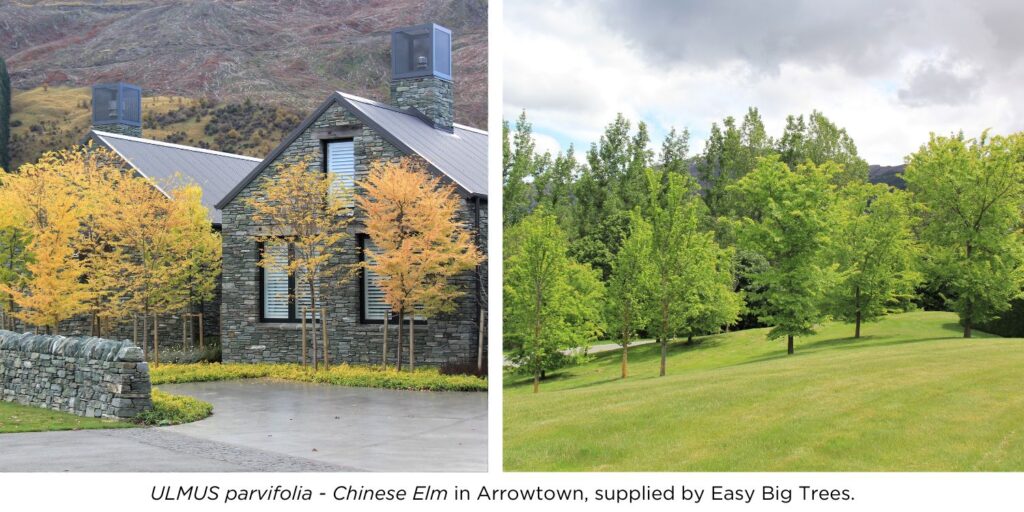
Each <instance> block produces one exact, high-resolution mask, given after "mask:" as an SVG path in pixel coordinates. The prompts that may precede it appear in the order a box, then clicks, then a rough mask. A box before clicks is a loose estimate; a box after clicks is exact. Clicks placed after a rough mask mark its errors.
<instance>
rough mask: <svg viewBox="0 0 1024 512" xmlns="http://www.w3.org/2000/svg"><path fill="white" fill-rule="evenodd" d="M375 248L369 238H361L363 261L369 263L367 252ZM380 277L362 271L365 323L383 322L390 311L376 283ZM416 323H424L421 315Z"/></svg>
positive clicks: (421, 307)
mask: <svg viewBox="0 0 1024 512" xmlns="http://www.w3.org/2000/svg"><path fill="white" fill-rule="evenodd" d="M376 249H377V246H375V245H373V241H372V240H370V238H369V237H367V238H363V259H364V261H369V256H368V254H367V252H368V250H369V251H373V250H376ZM379 282H380V276H379V275H377V273H376V272H374V271H373V270H370V269H365V270H363V289H362V292H363V319H364V320H367V321H383V320H384V316H385V315H387V314H388V312H389V311H391V307H390V306H388V304H387V302H385V301H384V290H381V289H380V287H379V286H378V285H377V283H379ZM416 309H423V306H416ZM415 320H416V321H417V322H422V321H426V318H424V317H423V316H421V315H416V317H415Z"/></svg>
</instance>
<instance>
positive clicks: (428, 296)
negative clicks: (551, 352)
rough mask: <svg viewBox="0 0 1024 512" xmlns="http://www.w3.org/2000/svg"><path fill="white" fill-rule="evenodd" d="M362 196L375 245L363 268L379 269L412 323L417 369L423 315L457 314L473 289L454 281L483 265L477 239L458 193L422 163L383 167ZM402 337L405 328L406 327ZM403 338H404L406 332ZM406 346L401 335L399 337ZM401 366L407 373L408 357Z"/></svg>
mask: <svg viewBox="0 0 1024 512" xmlns="http://www.w3.org/2000/svg"><path fill="white" fill-rule="evenodd" d="M358 186H359V187H361V188H362V190H363V191H364V193H363V194H359V195H358V196H357V198H356V201H357V204H358V206H359V208H360V210H361V212H362V213H363V215H364V216H365V219H364V222H365V225H366V234H367V236H369V238H370V240H372V242H373V247H368V248H367V249H366V257H365V258H364V261H363V262H362V263H360V264H359V265H358V266H359V267H360V268H363V269H368V270H372V271H373V272H374V273H376V274H377V275H378V276H380V281H379V282H378V286H379V287H380V289H381V290H382V291H383V292H384V300H385V301H386V302H387V303H388V305H389V306H391V309H392V310H394V311H397V312H398V314H399V326H401V323H402V321H403V317H407V318H408V322H409V336H408V337H409V366H408V367H409V370H410V371H412V370H415V368H416V344H415V334H414V325H415V319H416V317H417V316H420V317H423V318H431V317H433V316H435V315H437V314H440V313H445V312H450V311H452V310H454V308H455V299H457V298H458V297H460V296H462V295H464V294H465V293H466V292H465V290H463V289H461V288H460V287H458V286H456V285H454V284H453V283H452V281H451V280H452V278H453V277H455V276H456V275H458V274H460V273H462V272H466V271H469V270H472V269H473V268H474V267H476V266H477V265H479V264H480V262H481V261H483V257H482V256H481V255H480V252H479V249H478V248H477V247H476V245H475V244H474V243H473V237H472V234H471V233H470V232H469V230H467V229H465V227H464V226H463V225H462V224H461V223H460V222H459V221H458V212H459V206H460V201H461V198H460V197H459V196H458V194H456V192H455V188H454V187H452V186H451V185H445V184H443V183H442V182H441V179H440V178H439V177H437V176H432V175H431V174H429V173H428V172H427V170H426V169H425V167H424V164H423V162H422V161H421V160H419V159H412V158H403V159H401V160H398V161H397V162H384V161H378V162H375V163H374V164H373V165H372V166H371V168H370V174H369V176H368V177H367V178H366V179H365V180H361V181H360V182H359V183H358ZM399 333H401V328H400V329H399ZM399 336H401V334H399ZM399 344H401V337H399ZM396 367H398V368H399V369H400V368H401V360H400V359H399V361H397V364H396Z"/></svg>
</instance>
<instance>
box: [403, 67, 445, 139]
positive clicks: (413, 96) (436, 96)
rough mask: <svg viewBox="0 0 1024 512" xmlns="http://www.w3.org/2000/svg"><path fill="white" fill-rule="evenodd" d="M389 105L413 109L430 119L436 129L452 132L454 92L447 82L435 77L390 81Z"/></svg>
mask: <svg viewBox="0 0 1024 512" xmlns="http://www.w3.org/2000/svg"><path fill="white" fill-rule="evenodd" d="M391 104H392V105H394V106H396V107H399V108H415V109H416V110H419V111H420V112H421V113H423V114H425V115H426V116H427V117H429V118H430V119H432V120H433V121H434V124H435V126H437V127H438V128H443V129H445V130H448V131H452V123H454V122H455V90H454V89H453V85H452V83H451V82H450V81H448V80H445V79H443V78H438V77H436V76H421V77H416V78H401V79H398V80H392V81H391Z"/></svg>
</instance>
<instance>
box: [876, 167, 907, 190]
mask: <svg viewBox="0 0 1024 512" xmlns="http://www.w3.org/2000/svg"><path fill="white" fill-rule="evenodd" d="M906 168H907V166H906V165H871V166H868V181H870V182H871V183H885V184H888V185H892V186H894V187H896V188H899V189H904V188H907V183H906V182H905V181H903V171H905V170H906Z"/></svg>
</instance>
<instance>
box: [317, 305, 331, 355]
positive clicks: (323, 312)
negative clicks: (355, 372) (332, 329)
mask: <svg viewBox="0 0 1024 512" xmlns="http://www.w3.org/2000/svg"><path fill="white" fill-rule="evenodd" d="M320 329H322V330H323V333H322V334H323V335H322V336H321V337H320V338H321V339H322V340H323V344H324V370H330V369H331V351H330V345H331V344H330V342H329V341H327V308H325V307H323V306H320Z"/></svg>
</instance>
